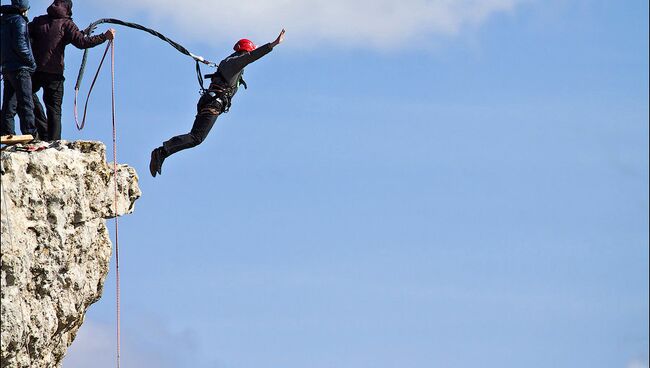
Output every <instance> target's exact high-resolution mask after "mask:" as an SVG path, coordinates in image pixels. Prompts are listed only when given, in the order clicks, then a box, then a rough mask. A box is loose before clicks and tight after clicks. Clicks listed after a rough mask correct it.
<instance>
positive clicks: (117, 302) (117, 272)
mask: <svg viewBox="0 0 650 368" xmlns="http://www.w3.org/2000/svg"><path fill="white" fill-rule="evenodd" d="M109 46H110V49H111V118H112V120H113V184H114V189H115V198H114V202H113V204H114V208H115V294H116V300H115V307H116V308H115V309H116V340H117V341H116V342H117V349H116V353H117V356H116V362H117V368H120V355H121V354H120V243H119V238H120V237H119V232H118V221H117V218H118V216H117V195H118V189H117V126H116V125H115V41H114V40H111V41H110V43H109ZM107 49H108V47H107ZM100 68H101V66H100Z"/></svg>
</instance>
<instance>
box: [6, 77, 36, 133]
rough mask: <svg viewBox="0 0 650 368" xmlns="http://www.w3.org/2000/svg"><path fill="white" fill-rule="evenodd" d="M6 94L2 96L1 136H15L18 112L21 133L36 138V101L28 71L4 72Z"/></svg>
mask: <svg viewBox="0 0 650 368" xmlns="http://www.w3.org/2000/svg"><path fill="white" fill-rule="evenodd" d="M2 77H3V79H4V94H3V96H2V116H1V117H0V135H8V134H11V135H14V134H16V130H15V127H14V117H15V116H16V112H18V117H19V118H20V131H21V132H22V133H23V134H31V135H33V136H36V127H35V125H34V101H33V100H32V76H31V73H30V72H29V71H27V70H26V69H19V70H16V71H12V72H7V71H5V72H3V73H2Z"/></svg>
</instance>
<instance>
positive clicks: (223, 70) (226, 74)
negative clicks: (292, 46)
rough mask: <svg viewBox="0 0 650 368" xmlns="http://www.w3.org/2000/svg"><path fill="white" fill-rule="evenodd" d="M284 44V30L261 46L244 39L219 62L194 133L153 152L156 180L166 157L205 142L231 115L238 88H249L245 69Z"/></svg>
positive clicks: (200, 106) (201, 103) (199, 109)
mask: <svg viewBox="0 0 650 368" xmlns="http://www.w3.org/2000/svg"><path fill="white" fill-rule="evenodd" d="M283 41H284V29H283V30H282V32H280V35H278V38H276V39H275V41H273V42H270V43H267V44H265V45H264V46H261V47H256V46H255V44H254V43H253V42H252V41H250V40H247V39H241V40H239V41H238V42H237V43H236V44H235V46H234V47H233V49H234V50H235V52H234V53H233V54H231V55H230V56H228V57H227V58H225V59H223V60H222V61H221V62H220V63H219V66H218V68H217V71H216V73H214V74H210V75H207V76H206V77H210V80H211V81H210V87H209V88H208V89H207V90H206V91H205V92H204V93H203V94H202V95H201V98H200V99H199V102H198V104H197V107H196V109H197V115H196V118H195V119H194V125H192V130H191V131H190V132H189V133H188V134H183V135H179V136H176V137H173V138H171V139H170V140H168V141H166V142H164V143H163V145H162V146H160V147H158V148H156V149H154V150H153V151H152V152H151V162H150V163H149V171H150V172H151V175H152V176H153V177H156V174H161V173H162V164H163V161H164V160H165V159H166V158H167V157H169V156H171V155H173V154H174V153H176V152H178V151H181V150H184V149H187V148H192V147H195V146H198V145H199V144H201V142H203V140H205V138H206V137H207V136H208V133H209V132H210V129H212V126H213V125H214V122H215V121H216V120H217V117H218V116H219V115H220V114H222V113H224V112H228V109H229V108H230V104H231V102H232V98H233V96H234V95H235V93H237V89H238V87H239V85H240V84H241V85H243V86H244V88H246V82H244V80H243V78H242V74H243V73H244V68H245V67H246V66H247V65H248V64H250V63H252V62H254V61H256V60H258V59H259V58H261V57H262V56H264V55H266V54H268V53H269V52H271V51H272V50H273V48H274V47H275V46H277V45H279V44H281V43H282V42H283Z"/></svg>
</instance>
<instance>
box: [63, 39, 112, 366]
mask: <svg viewBox="0 0 650 368" xmlns="http://www.w3.org/2000/svg"><path fill="white" fill-rule="evenodd" d="M109 49H110V50H111V117H112V120H113V187H114V192H115V198H114V202H113V207H114V210H115V289H116V290H115V293H116V301H115V304H116V308H115V309H116V340H117V341H116V342H117V351H116V363H117V368H120V337H121V336H120V242H119V239H120V237H119V226H118V220H117V218H118V216H117V211H118V208H117V198H118V193H119V191H118V188H117V126H116V124H115V43H114V41H113V40H111V41H109V42H108V45H106V50H105V51H104V56H102V61H101V62H100V63H99V67H98V68H97V73H95V78H94V79H93V82H92V84H91V85H90V90H88V96H87V97H86V105H85V106H84V116H83V120H82V121H81V125H80V124H79V120H78V119H77V96H78V94H79V90H77V89H75V91H74V92H75V93H74V120H75V124H76V125H77V129H79V130H81V129H83V128H84V126H85V125H86V112H87V111H88V101H89V100H90V94H91V92H92V91H93V88H94V87H95V82H97V77H98V76H99V72H100V71H101V70H102V66H103V65H104V59H106V54H107V53H108V50H109Z"/></svg>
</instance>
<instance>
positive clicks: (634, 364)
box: [627, 359, 648, 368]
mask: <svg viewBox="0 0 650 368" xmlns="http://www.w3.org/2000/svg"><path fill="white" fill-rule="evenodd" d="M627 368H648V360H647V359H643V360H642V359H637V360H633V361H631V362H630V363H629V364H628V365H627Z"/></svg>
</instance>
